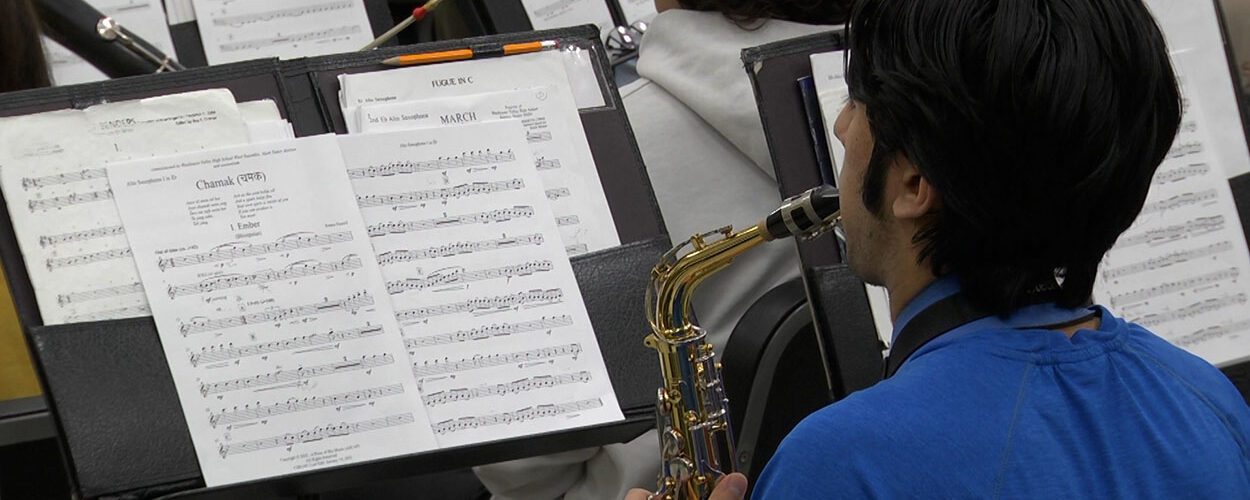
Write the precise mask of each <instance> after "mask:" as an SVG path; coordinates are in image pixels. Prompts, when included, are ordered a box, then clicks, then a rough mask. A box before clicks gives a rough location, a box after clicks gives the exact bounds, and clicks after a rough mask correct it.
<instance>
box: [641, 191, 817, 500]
mask: <svg viewBox="0 0 1250 500" xmlns="http://www.w3.org/2000/svg"><path fill="white" fill-rule="evenodd" d="M839 206H840V205H839V200H838V192H837V190H836V189H835V188H833V187H830V186H820V187H817V188H814V189H811V190H809V191H807V192H805V193H803V194H801V195H799V196H796V197H794V198H791V199H789V200H787V201H786V202H785V203H783V204H782V206H781V207H780V208H778V209H777V210H776V211H774V212H773V213H771V214H769V215H768V217H766V218H765V219H764V221H762V222H760V223H759V224H756V225H754V226H752V227H750V228H747V229H745V230H743V231H740V232H737V233H735V232H733V229H732V228H729V227H725V228H723V229H721V230H719V231H713V232H710V233H706V234H701V235H695V236H694V237H692V238H690V240H689V241H687V242H685V243H682V244H680V245H678V246H676V247H675V248H673V249H672V250H670V251H669V252H668V253H666V254H664V257H663V258H661V260H660V263H659V264H656V266H655V268H654V269H653V270H652V271H651V286H650V288H648V289H647V319H648V320H649V321H650V322H651V334H650V335H648V336H647V338H646V345H647V346H648V347H650V348H652V349H655V350H656V351H658V352H659V355H660V371H661V373H662V376H663V383H664V385H663V387H660V389H659V391H658V395H657V398H656V409H655V411H656V428H657V430H658V432H659V434H660V459H661V469H660V477H659V484H658V490H657V492H656V493H655V494H654V495H653V496H652V498H655V499H664V500H694V499H706V498H707V497H708V496H709V495H710V494H711V492H712V488H713V487H714V486H715V485H716V481H717V480H718V479H720V477H721V476H724V475H726V474H729V473H731V472H733V471H734V437H735V436H734V432H733V425H732V424H731V423H730V422H729V400H728V398H727V397H726V396H725V389H724V387H723V385H722V381H721V374H720V365H719V364H718V363H717V362H716V359H715V352H714V351H713V349H712V345H711V344H710V343H708V342H707V340H706V334H705V333H704V332H703V330H702V329H701V328H699V326H698V325H697V324H695V322H694V320H693V316H692V315H691V299H692V297H693V294H694V290H695V288H696V287H698V286H699V284H700V283H702V282H703V280H704V279H707V277H709V276H711V275H712V274H715V273H716V272H718V271H720V270H722V269H724V268H725V267H726V266H728V265H729V263H730V262H732V261H733V259H734V257H737V256H738V255H741V254H742V253H744V252H746V251H747V250H749V249H751V248H753V247H755V246H757V245H760V244H761V243H766V242H769V241H773V240H777V239H782V238H788V237H790V236H799V237H803V238H807V237H814V236H816V235H818V234H820V233H823V232H824V231H826V230H828V229H831V228H833V227H834V225H835V224H836V222H837V221H838V217H839ZM715 236H721V238H720V239H717V240H715V241H709V238H712V237H715Z"/></svg>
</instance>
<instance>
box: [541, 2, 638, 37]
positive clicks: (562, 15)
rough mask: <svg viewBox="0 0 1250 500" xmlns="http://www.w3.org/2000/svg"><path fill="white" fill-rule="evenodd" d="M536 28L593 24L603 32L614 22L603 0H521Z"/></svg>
mask: <svg viewBox="0 0 1250 500" xmlns="http://www.w3.org/2000/svg"><path fill="white" fill-rule="evenodd" d="M521 5H523V6H525V14H526V15H528V16H529V18H530V24H531V25H533V26H534V29H536V30H545V29H551V28H566V27H569V26H578V25H582V24H593V25H596V26H598V27H599V32H601V33H604V32H607V31H608V30H610V29H612V28H613V27H614V26H615V25H616V23H615V22H613V21H612V11H610V10H608V3H607V2H606V1H605V0H521Z"/></svg>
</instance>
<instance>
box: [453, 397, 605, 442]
mask: <svg viewBox="0 0 1250 500" xmlns="http://www.w3.org/2000/svg"><path fill="white" fill-rule="evenodd" d="M601 407H603V400H601V399H599V398H592V399H583V400H579V401H573V402H570V403H561V404H544V405H536V406H527V407H525V408H522V409H520V410H516V411H505V412H500V413H492V414H489V415H480V416H473V417H460V418H455V419H449V420H444V421H442V422H439V423H436V424H434V433H435V434H447V433H450V432H456V431H462V430H465V429H477V428H479V427H489V426H493V425H507V424H513V423H517V424H519V423H522V422H528V421H530V420H537V419H540V418H547V417H555V416H559V415H565V414H569V413H577V412H579V411H585V410H593V409H595V408H601Z"/></svg>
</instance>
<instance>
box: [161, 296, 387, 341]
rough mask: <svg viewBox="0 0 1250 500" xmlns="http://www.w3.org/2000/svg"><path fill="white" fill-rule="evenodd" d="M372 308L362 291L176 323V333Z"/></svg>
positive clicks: (200, 331) (371, 302) (369, 297)
mask: <svg viewBox="0 0 1250 500" xmlns="http://www.w3.org/2000/svg"><path fill="white" fill-rule="evenodd" d="M372 305H373V295H370V294H369V292H368V291H363V292H357V293H355V294H353V295H352V296H350V297H347V298H344V299H340V300H329V299H326V300H322V301H320V302H315V303H312V304H304V305H301V306H295V307H288V308H283V309H273V310H268V311H261V312H254V313H249V314H244V315H241V316H230V317H225V318H218V319H208V318H204V317H196V318H192V319H191V320H190V321H189V322H186V323H181V324H179V326H178V331H179V332H181V333H182V334H183V335H191V334H194V333H203V332H211V331H214V330H221V329H225V328H234V327H237V326H244V325H255V324H258V323H273V322H278V321H283V320H287V319H293V318H302V317H307V316H315V315H318V314H326V313H331V312H335V311H346V312H348V313H350V314H356V311H359V310H360V309H363V308H366V307H369V306H372Z"/></svg>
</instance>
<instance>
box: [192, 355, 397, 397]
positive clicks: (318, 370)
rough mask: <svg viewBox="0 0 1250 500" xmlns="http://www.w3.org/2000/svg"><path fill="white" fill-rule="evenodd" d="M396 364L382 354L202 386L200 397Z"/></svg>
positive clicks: (393, 360) (389, 356) (392, 359)
mask: <svg viewBox="0 0 1250 500" xmlns="http://www.w3.org/2000/svg"><path fill="white" fill-rule="evenodd" d="M394 362H395V358H393V357H391V355H390V354H380V355H374V356H368V357H364V358H360V359H355V360H344V361H340V362H334V363H328V364H324V365H317V366H310V367H300V368H297V369H295V370H285V371H284V370H278V371H274V372H270V373H262V374H259V375H253V376H250V377H242V378H236V379H232V380H224V381H221V382H211V383H204V384H200V395H202V396H208V395H210V394H219V393H223V392H230V391H239V390H244V389H256V388H263V387H266V386H271V385H278V384H285V383H289V382H295V381H300V380H306V379H310V378H315V377H321V376H325V375H333V374H336V373H342V372H346V371H359V370H368V369H371V368H376V367H379V366H384V365H389V364H391V363H394Z"/></svg>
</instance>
